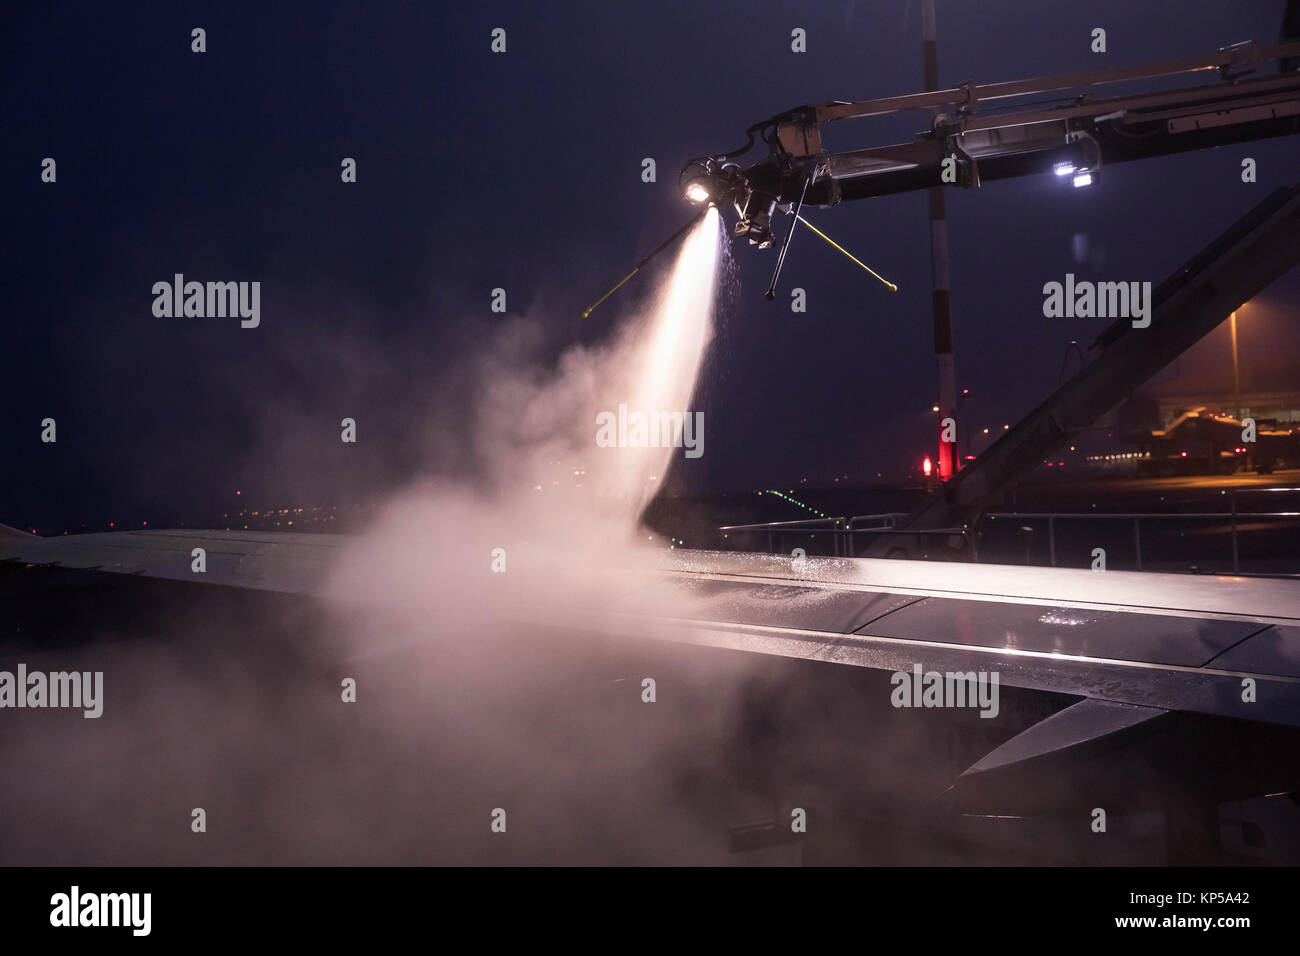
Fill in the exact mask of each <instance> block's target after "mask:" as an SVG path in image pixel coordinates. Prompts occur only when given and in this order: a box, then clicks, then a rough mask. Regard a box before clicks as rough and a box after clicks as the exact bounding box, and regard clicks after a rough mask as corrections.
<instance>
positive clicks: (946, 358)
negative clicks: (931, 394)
mask: <svg viewBox="0 0 1300 956" xmlns="http://www.w3.org/2000/svg"><path fill="white" fill-rule="evenodd" d="M921 27H922V31H923V34H924V41H925V42H924V51H923V52H924V55H925V89H926V91H927V92H929V91H932V90H937V89H938V88H939V51H938V47H937V45H936V43H935V29H934V0H921ZM929 198H930V265H931V270H932V272H933V275H934V288H933V291H932V292H931V293H930V297H931V302H932V307H933V312H934V357H935V363H936V365H937V367H938V371H939V422H938V429H939V434H940V438H939V456H938V461H939V477H940V478H941V479H943V480H947V479H948V478H951V477H952V476H953V474H954V473H956V471H957V469H958V468H959V467H960V462H961V459H960V458H959V457H958V452H957V442H956V437H957V429H955V428H954V429H953V434H952V438H953V441H950V442H946V441H944V440H943V437H942V436H943V432H944V421H945V420H947V419H949V418H951V419H952V420H953V421H954V422H955V421H957V371H956V366H955V365H954V363H953V351H952V308H951V301H950V296H949V292H948V288H949V286H948V217H947V213H946V211H945V209H944V196H943V187H942V186H932V187H931V188H930V190H929Z"/></svg>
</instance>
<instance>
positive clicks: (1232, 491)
mask: <svg viewBox="0 0 1300 956" xmlns="http://www.w3.org/2000/svg"><path fill="white" fill-rule="evenodd" d="M1223 491H1226V497H1227V499H1228V510H1227V511H1187V512H1167V513H1166V512H1108V513H1094V512H1068V511H1050V512H1049V511H1012V512H996V513H989V514H985V515H984V517H983V519H982V520H984V521H997V520H1006V519H1014V520H1017V521H1046V522H1047V550H1048V563H1049V564H1050V565H1051V566H1052V567H1056V566H1057V565H1056V532H1057V528H1056V525H1057V522H1058V521H1129V522H1132V529H1133V550H1134V555H1135V558H1136V565H1137V570H1139V571H1141V570H1142V522H1143V521H1189V520H1198V519H1203V518H1217V519H1226V520H1228V521H1229V522H1230V530H1229V538H1230V540H1231V544H1232V573H1233V574H1240V573H1241V548H1240V540H1239V539H1240V535H1241V533H1242V532H1241V527H1240V519H1242V518H1243V517H1245V518H1251V519H1254V518H1270V519H1274V518H1290V519H1300V511H1242V510H1241V508H1240V507H1238V502H1237V498H1238V496H1239V495H1253V494H1277V493H1291V494H1297V495H1300V487H1277V488H1229V489H1223ZM906 517H907V513H906V512H885V513H881V514H870V515H855V516H853V517H839V518H807V519H803V520H799V521H769V522H763V523H758V524H738V525H725V526H723V527H721V528H719V529H718V531H719V533H720V534H721V535H722V541H723V545H722V546H723V548H724V549H726V548H728V547H729V546H734V544H735V542H734V541H732V540H731V536H732V535H746V534H756V535H762V534H766V536H767V549H766V550H767V553H769V554H776V553H777V544H778V543H779V542H782V541H783V540H787V539H788V536H789V535H792V534H800V535H802V534H804V533H807V534H808V535H809V536H810V538H815V537H816V536H817V535H818V533H823V534H825V535H827V536H829V538H830V541H831V549H832V553H833V554H834V556H835V557H849V558H852V557H856V556H857V554H858V552H859V550H860V549H859V548H858V546H857V542H858V541H859V540H860V539H861V537H862V536H864V535H872V536H874V535H901V536H910V537H913V538H916V539H918V541H921V542H924V541H926V540H928V539H931V538H933V537H934V536H936V535H938V536H946V537H961V538H962V539H963V541H962V551H964V552H965V554H966V555H967V557H968V559H969V560H971V561H975V562H978V561H979V559H980V558H979V535H978V534H976V533H975V531H974V530H973V529H971V528H926V529H920V530H917V529H909V528H900V527H899V526H898V525H899V522H900V520H901V519H903V518H906ZM782 550H784V547H783V548H782ZM928 555H929V552H928V549H927V550H925V551H923V552H922V554H921V557H928ZM952 556H953V555H952V554H951V549H949V551H948V553H947V554H946V555H945V557H952ZM1026 560H1027V558H1026Z"/></svg>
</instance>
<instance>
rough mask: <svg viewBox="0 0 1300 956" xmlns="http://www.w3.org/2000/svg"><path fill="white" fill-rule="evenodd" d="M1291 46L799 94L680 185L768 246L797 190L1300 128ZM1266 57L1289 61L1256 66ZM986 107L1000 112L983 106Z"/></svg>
mask: <svg viewBox="0 0 1300 956" xmlns="http://www.w3.org/2000/svg"><path fill="white" fill-rule="evenodd" d="M1297 58H1300V42H1293V43H1286V44H1280V45H1277V46H1273V47H1261V46H1259V45H1258V44H1256V43H1255V42H1254V41H1248V42H1245V43H1237V44H1233V45H1231V46H1227V47H1224V48H1222V49H1220V50H1218V51H1216V52H1214V53H1210V54H1206V55H1204V56H1199V57H1188V58H1183V59H1179V60H1170V61H1165V62H1161V63H1153V64H1148V65H1146V66H1138V67H1132V68H1120V69H1108V70H1099V71H1094V72H1089V73H1072V74H1066V75H1062V76H1055V77H1046V78H1040V79H1031V80H1019V81H1014V82H1008V83H991V84H985V85H976V84H975V83H974V82H973V81H972V82H970V83H967V84H965V85H964V86H962V87H959V88H956V89H948V90H938V91H935V92H931V93H916V94H911V95H908V96H896V97H889V98H885V99H878V100H868V101H865V102H860V103H841V102H830V103H820V104H814V105H810V106H803V107H799V108H797V109H794V110H790V111H787V112H785V113H782V114H779V115H777V116H775V117H772V118H771V119H769V120H766V121H764V122H762V123H758V124H755V125H754V126H752V127H750V129H749V130H748V131H747V132H748V135H749V142H748V143H747V144H746V145H745V146H744V147H742V148H741V149H739V150H735V151H733V152H731V153H727V154H719V155H715V156H701V157H697V158H696V159H692V160H690V161H689V162H687V164H686V165H685V166H684V167H683V169H682V173H681V177H680V178H681V186H682V189H683V193H684V195H685V196H686V197H687V198H688V199H690V200H692V201H694V202H701V203H702V202H713V203H717V204H723V203H726V202H732V203H734V205H735V208H736V211H737V214H738V216H739V221H738V222H737V223H736V226H735V230H734V231H735V235H736V236H738V237H745V238H748V239H749V241H750V242H751V243H755V244H757V245H759V246H760V247H767V246H770V245H771V244H772V243H773V241H774V237H773V235H772V215H773V213H774V212H776V210H777V209H781V210H782V211H784V212H790V211H791V210H792V209H793V208H794V206H795V205H796V204H797V203H799V201H800V198H801V197H802V205H804V206H820V207H826V206H833V205H836V204H837V203H840V202H845V201H848V200H853V199H865V198H869V197H872V196H882V195H887V194H889V193H898V192H908V191H913V190H919V189H928V188H930V187H933V186H938V185H951V186H956V187H964V188H977V187H978V186H979V185H980V184H981V183H982V182H985V181H990V180H996V179H1005V178H1009V177H1014V176H1024V175H1032V174H1035V173H1042V172H1047V171H1056V172H1058V173H1062V172H1068V173H1071V174H1074V175H1079V176H1083V175H1086V176H1088V177H1095V176H1096V175H1097V172H1098V170H1100V169H1101V168H1102V167H1104V166H1106V165H1110V164H1113V163H1123V162H1129V161H1131V160H1136V159H1145V158H1148V157H1153V156H1164V155H1169V154H1172V153H1178V152H1184V151H1186V150H1193V149H1203V148H1206V147H1210V146H1221V145H1225V144H1229V143H1240V142H1247V141H1250V140H1256V139H1264V138H1268V137H1274V136H1285V135H1289V134H1292V133H1296V132H1300V72H1296V71H1295V69H1294V67H1295V65H1296V62H1297ZM1271 61H1278V63H1279V65H1280V66H1282V67H1290V69H1283V70H1282V71H1280V72H1277V73H1273V74H1267V75H1266V74H1263V73H1262V72H1261V68H1262V67H1263V66H1264V64H1266V63H1269V62H1271ZM1193 74H1209V75H1216V74H1217V81H1216V82H1214V83H1208V84H1202V85H1196V86H1187V85H1179V86H1175V87H1172V88H1168V89H1161V90H1157V91H1151V92H1143V93H1137V94H1129V95H1123V96H1115V97H1109V98H1096V97H1095V95H1094V91H1095V90H1096V89H1097V88H1098V87H1101V86H1106V85H1111V84H1116V83H1131V82H1138V81H1153V80H1164V79H1168V78H1171V77H1173V78H1177V77H1184V76H1186V75H1193ZM1046 93H1053V94H1057V95H1058V96H1059V97H1060V102H1059V103H1058V104H1057V105H1055V106H1053V107H1051V108H1046V109H1045V108H1042V106H1041V104H1039V105H1030V106H1028V107H1026V106H1025V105H1024V104H1021V105H1020V106H1019V107H1017V105H1016V104H1017V103H1018V102H1019V101H1020V100H1021V98H1023V97H1026V96H1031V95H1032V96H1041V95H1042V94H1046ZM990 106H992V107H995V108H997V110H998V111H997V112H988V113H985V112H983V110H984V109H985V108H986V107H990ZM934 109H939V110H947V112H940V113H939V114H938V115H935V116H934V117H933V119H932V121H931V123H930V128H929V129H928V130H926V131H924V132H921V133H919V134H917V136H916V137H915V138H914V139H913V140H912V141H911V142H909V143H896V144H893V145H888V146H878V147H871V148H868V149H859V150H852V151H848V152H840V153H829V152H827V151H825V150H823V148H822V128H823V127H824V126H825V125H826V124H828V123H833V122H840V121H843V120H848V119H859V118H865V117H874V116H884V115H888V114H895V113H899V112H903V111H912V110H934ZM756 134H757V135H758V136H760V137H761V138H762V139H763V141H764V142H766V143H767V144H768V146H769V153H768V155H767V156H766V157H763V158H762V159H760V160H759V161H758V162H755V163H752V164H751V165H749V166H743V165H741V164H740V163H739V162H737V158H738V157H739V156H741V155H743V154H744V153H746V152H748V151H749V150H750V149H751V148H752V147H753V145H754V137H755V135H756ZM793 225H794V223H793V221H792V223H791V228H793Z"/></svg>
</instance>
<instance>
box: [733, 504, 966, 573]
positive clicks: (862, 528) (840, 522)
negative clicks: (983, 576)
mask: <svg viewBox="0 0 1300 956" xmlns="http://www.w3.org/2000/svg"><path fill="white" fill-rule="evenodd" d="M905 517H907V513H906V512H902V511H891V512H885V513H882V514H872V515H854V516H853V517H841V518H805V519H803V520H799V521H767V522H762V523H759V524H734V525H724V526H723V527H721V528H719V529H718V532H719V533H720V534H721V535H722V540H723V542H724V543H723V548H724V549H726V547H727V544H728V542H729V541H730V536H731V535H733V534H737V535H743V534H766V535H767V553H768V554H776V553H777V547H776V545H777V542H778V541H780V540H782V539H784V538H786V537H787V536H788V535H790V534H795V533H798V534H802V533H804V532H808V534H809V537H810V538H813V537H816V535H817V533H818V532H824V533H826V534H827V535H828V536H829V538H830V541H831V549H832V553H833V555H834V556H835V557H837V558H839V557H846V558H853V557H857V552H858V550H859V549H858V547H857V542H858V541H859V540H860V539H861V538H862V537H863V536H867V535H901V536H907V537H913V538H918V539H920V540H922V541H924V540H926V539H927V538H933V537H935V536H944V537H960V538H962V539H963V544H962V548H963V550H964V551H966V552H967V553H969V554H970V557H971V560H973V561H978V560H979V545H978V542H977V540H976V537H975V534H974V532H973V531H972V529H970V528H925V529H920V530H918V529H911V528H899V527H897V523H898V520H899V519H900V518H905ZM928 556H929V551H928V550H926V551H924V552H923V553H922V557H928Z"/></svg>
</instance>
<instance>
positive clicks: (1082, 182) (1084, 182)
mask: <svg viewBox="0 0 1300 956" xmlns="http://www.w3.org/2000/svg"><path fill="white" fill-rule="evenodd" d="M1091 185H1092V173H1088V172H1083V173H1079V174H1078V175H1077V176H1075V177H1074V188H1075V189H1078V188H1079V187H1080V186H1091Z"/></svg>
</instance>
